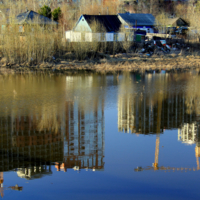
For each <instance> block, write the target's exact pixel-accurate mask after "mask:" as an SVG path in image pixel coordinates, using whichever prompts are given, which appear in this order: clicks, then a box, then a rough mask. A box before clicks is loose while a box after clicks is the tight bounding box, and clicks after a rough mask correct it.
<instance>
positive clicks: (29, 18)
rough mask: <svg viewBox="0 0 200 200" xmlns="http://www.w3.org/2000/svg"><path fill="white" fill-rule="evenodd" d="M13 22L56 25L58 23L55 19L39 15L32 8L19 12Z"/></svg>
mask: <svg viewBox="0 0 200 200" xmlns="http://www.w3.org/2000/svg"><path fill="white" fill-rule="evenodd" d="M14 23H15V24H32V25H33V24H49V25H50V24H51V25H56V24H58V23H57V22H56V21H53V20H51V19H49V18H48V17H45V16H43V15H40V14H38V13H36V12H34V11H32V10H29V11H27V12H24V13H20V14H19V15H17V16H16V18H15V22H14Z"/></svg>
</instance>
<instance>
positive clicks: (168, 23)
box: [167, 17, 188, 25]
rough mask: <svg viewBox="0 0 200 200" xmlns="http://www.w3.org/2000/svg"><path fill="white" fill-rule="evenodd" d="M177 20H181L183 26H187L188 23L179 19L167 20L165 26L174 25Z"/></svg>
mask: <svg viewBox="0 0 200 200" xmlns="http://www.w3.org/2000/svg"><path fill="white" fill-rule="evenodd" d="M178 20H181V21H182V22H183V23H184V24H185V25H188V23H187V22H186V21H185V20H183V19H182V18H180V17H176V18H169V19H168V20H167V25H174V24H175V23H177V21H178Z"/></svg>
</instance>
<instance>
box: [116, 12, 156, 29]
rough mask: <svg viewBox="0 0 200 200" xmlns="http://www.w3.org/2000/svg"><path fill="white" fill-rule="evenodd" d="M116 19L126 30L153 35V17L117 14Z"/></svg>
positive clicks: (142, 14)
mask: <svg viewBox="0 0 200 200" xmlns="http://www.w3.org/2000/svg"><path fill="white" fill-rule="evenodd" d="M118 18H119V20H120V21H121V23H122V24H123V26H124V27H125V28H126V29H140V30H145V31H146V32H147V33H154V32H155V29H154V26H155V17H154V16H153V15H152V14H144V13H119V14H118Z"/></svg>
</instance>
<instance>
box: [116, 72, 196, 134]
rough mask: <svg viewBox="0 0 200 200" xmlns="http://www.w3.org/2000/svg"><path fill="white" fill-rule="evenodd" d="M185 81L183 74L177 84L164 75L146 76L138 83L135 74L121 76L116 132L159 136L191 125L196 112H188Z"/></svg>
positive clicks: (172, 78)
mask: <svg viewBox="0 0 200 200" xmlns="http://www.w3.org/2000/svg"><path fill="white" fill-rule="evenodd" d="M127 80H128V81H127ZM184 80H185V75H184V76H183V77H182V79H180V80H179V81H177V80H174V77H170V76H168V75H167V74H166V75H152V74H148V75H145V76H143V77H141V78H140V84H137V82H138V81H137V80H136V75H130V74H127V75H126V76H123V79H122V80H121V82H120V89H119V94H118V131H119V132H131V133H136V134H158V133H163V130H164V129H175V128H179V127H181V126H182V124H183V123H191V122H194V121H195V119H196V113H195V112H188V103H187V93H186V92H185V88H183V87H184V85H183V82H184ZM126 88H130V89H128V90H127V89H126ZM124 91H125V92H124ZM189 106H190V105H189Z"/></svg>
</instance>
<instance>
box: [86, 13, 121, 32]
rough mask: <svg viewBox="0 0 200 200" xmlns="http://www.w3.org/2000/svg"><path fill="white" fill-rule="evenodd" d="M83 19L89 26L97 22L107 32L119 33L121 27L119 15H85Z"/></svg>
mask: <svg viewBox="0 0 200 200" xmlns="http://www.w3.org/2000/svg"><path fill="white" fill-rule="evenodd" d="M83 17H84V18H85V20H86V21H87V23H88V24H89V25H91V23H92V22H93V21H97V22H98V23H100V24H101V25H102V26H103V27H104V28H105V29H106V32H117V31H119V29H120V26H121V22H120V20H119V18H118V16H117V15H83Z"/></svg>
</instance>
